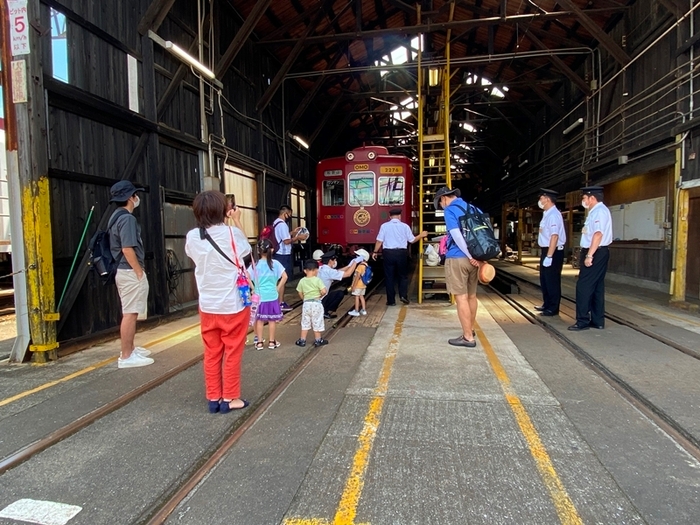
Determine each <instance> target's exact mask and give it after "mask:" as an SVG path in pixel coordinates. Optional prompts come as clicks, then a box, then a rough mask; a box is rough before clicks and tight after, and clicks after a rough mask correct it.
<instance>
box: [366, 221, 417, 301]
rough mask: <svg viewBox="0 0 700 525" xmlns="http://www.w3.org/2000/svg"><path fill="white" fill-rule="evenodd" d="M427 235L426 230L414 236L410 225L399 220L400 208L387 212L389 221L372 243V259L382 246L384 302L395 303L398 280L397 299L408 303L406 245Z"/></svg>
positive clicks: (382, 226) (380, 229)
mask: <svg viewBox="0 0 700 525" xmlns="http://www.w3.org/2000/svg"><path fill="white" fill-rule="evenodd" d="M427 236H428V232H427V231H424V232H421V233H420V234H419V235H417V236H414V235H413V232H412V231H411V227H410V226H409V225H408V224H406V223H403V222H401V208H394V209H392V210H391V211H390V212H389V222H385V223H384V224H382V225H381V227H380V228H379V234H377V241H376V242H375V243H374V251H373V252H372V259H373V260H375V261H376V260H377V252H378V251H379V248H382V257H383V258H384V283H385V285H386V304H387V306H394V305H395V304H396V290H395V288H394V281H395V280H396V279H398V281H399V299H400V300H401V302H402V303H404V304H408V303H409V302H410V301H409V300H408V245H409V244H413V243H414V242H416V241H418V240H420V239H423V238H425V237H427Z"/></svg>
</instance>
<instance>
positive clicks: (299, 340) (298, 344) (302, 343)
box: [294, 339, 306, 346]
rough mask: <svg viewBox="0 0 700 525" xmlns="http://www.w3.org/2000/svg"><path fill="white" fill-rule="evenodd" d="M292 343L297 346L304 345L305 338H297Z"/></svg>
mask: <svg viewBox="0 0 700 525" xmlns="http://www.w3.org/2000/svg"><path fill="white" fill-rule="evenodd" d="M294 344H295V345H297V346H306V339H297V342H296V343H294Z"/></svg>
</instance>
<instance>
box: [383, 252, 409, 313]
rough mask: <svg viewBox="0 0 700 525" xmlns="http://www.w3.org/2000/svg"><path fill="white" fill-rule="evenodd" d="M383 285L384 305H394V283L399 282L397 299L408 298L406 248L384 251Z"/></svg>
mask: <svg viewBox="0 0 700 525" xmlns="http://www.w3.org/2000/svg"><path fill="white" fill-rule="evenodd" d="M382 257H383V258H384V283H385V285H386V303H387V304H396V291H395V290H394V283H395V282H396V281H397V280H398V281H399V297H408V248H404V249H384V250H382Z"/></svg>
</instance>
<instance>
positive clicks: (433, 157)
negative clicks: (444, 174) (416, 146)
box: [428, 155, 435, 168]
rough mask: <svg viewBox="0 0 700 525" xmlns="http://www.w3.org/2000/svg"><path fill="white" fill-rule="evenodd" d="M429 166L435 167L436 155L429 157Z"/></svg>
mask: <svg viewBox="0 0 700 525" xmlns="http://www.w3.org/2000/svg"><path fill="white" fill-rule="evenodd" d="M428 166H430V167H431V168H433V167H435V155H431V156H430V157H428Z"/></svg>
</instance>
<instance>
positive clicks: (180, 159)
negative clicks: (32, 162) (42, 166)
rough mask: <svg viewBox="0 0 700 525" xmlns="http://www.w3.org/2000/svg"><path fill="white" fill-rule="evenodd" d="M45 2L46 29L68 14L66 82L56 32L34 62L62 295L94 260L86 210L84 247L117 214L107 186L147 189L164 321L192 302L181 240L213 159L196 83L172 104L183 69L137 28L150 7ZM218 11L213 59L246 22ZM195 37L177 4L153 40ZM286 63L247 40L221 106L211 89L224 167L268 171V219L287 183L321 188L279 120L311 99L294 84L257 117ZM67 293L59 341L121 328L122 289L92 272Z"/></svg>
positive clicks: (150, 249) (130, 2) (212, 124)
mask: <svg viewBox="0 0 700 525" xmlns="http://www.w3.org/2000/svg"><path fill="white" fill-rule="evenodd" d="M40 1H41V9H42V21H43V23H45V27H50V19H49V16H50V11H49V8H54V9H56V10H58V11H60V12H62V13H63V14H65V15H66V17H67V27H68V31H67V35H68V36H67V38H68V54H69V70H68V75H69V82H68V83H67V84H65V83H63V82H60V81H58V80H55V79H53V77H52V64H51V35H50V33H47V34H46V35H44V36H43V37H42V44H41V53H37V54H34V55H33V57H34V59H39V60H41V61H42V67H43V70H44V79H43V81H44V87H45V88H46V90H47V100H48V106H49V107H48V140H47V148H48V151H49V156H50V169H49V177H50V180H51V221H52V226H53V250H54V266H55V270H54V271H55V282H56V294H57V298H58V297H59V295H60V294H61V292H62V290H63V287H64V285H65V284H66V281H67V278H68V273H69V269H70V264H71V261H72V259H73V256H74V254H75V252H76V251H79V253H80V255H81V257H80V258H79V261H81V265H82V264H84V262H85V261H86V260H87V258H86V256H85V251H86V250H85V244H83V245H82V246H81V247H80V248H79V242H80V237H81V233H82V232H83V229H84V226H85V224H86V220H87V217H88V214H89V211H90V208H91V207H92V206H94V213H93V218H92V220H91V221H90V224H89V226H88V232H87V238H88V239H89V238H90V236H91V235H92V234H93V233H94V232H95V231H96V229H97V226H98V224H99V223H100V222H101V221H102V223H103V225H104V222H105V221H106V218H107V217H108V216H109V214H110V213H111V211H112V208H111V207H110V205H109V202H108V201H109V188H110V186H111V185H112V184H114V183H115V182H116V181H118V180H120V179H122V178H127V179H130V180H132V181H134V183H135V184H137V185H141V186H144V187H146V190H147V191H146V193H145V194H144V198H142V205H141V206H140V207H139V209H138V210H137V211H136V212H135V215H136V216H137V218H138V220H139V222H140V224H141V227H142V232H143V239H144V244H145V249H146V271H147V273H148V274H149V280H150V281H151V295H150V297H149V314H153V315H167V314H168V313H169V312H170V311H171V310H173V309H177V308H180V307H182V305H183V304H187V303H190V302H191V301H192V300H193V298H194V297H193V294H194V282H193V280H192V275H191V272H189V271H188V268H190V267H191V262H190V261H189V260H188V259H187V258H186V256H185V254H184V244H183V241H182V236H183V235H184V233H185V231H184V230H185V229H186V228H188V227H191V225H190V224H188V222H187V211H186V208H187V206H188V203H189V202H191V199H192V198H193V196H194V195H195V194H196V193H197V192H198V191H199V190H200V187H201V186H200V185H201V173H200V165H199V164H200V161H199V154H200V152H201V151H204V150H206V145H205V144H203V143H202V142H201V140H200V134H201V132H200V124H201V122H200V108H199V100H200V97H199V80H198V78H196V77H195V76H194V75H193V74H192V73H191V71H190V70H189V68H186V70H185V71H186V74H185V75H184V78H183V79H182V80H181V81H179V82H178V84H177V86H176V89H175V91H174V93H173V95H172V97H170V98H169V99H166V98H165V96H164V95H165V93H166V91H167V90H168V87H169V86H170V84H171V82H172V80H173V78H174V77H175V75H176V73H177V71H178V68H180V66H181V62H179V61H178V60H177V59H176V58H175V57H173V56H172V55H171V54H169V53H168V52H166V51H165V50H163V49H162V48H160V47H159V46H158V45H154V44H153V42H152V41H151V40H150V39H148V38H147V37H142V36H141V35H140V34H139V32H138V31H137V27H138V26H139V23H140V22H141V19H142V17H143V15H144V13H145V12H146V10H147V9H148V7H149V5H150V4H151V0H125V1H102V2H98V1H93V0H90V1H86V0H40ZM215 4H216V7H215V13H214V15H215V16H214V17H213V19H214V49H213V52H214V56H215V57H216V59H215V62H216V61H218V59H219V58H220V56H221V54H222V53H223V52H224V51H225V49H226V48H227V47H228V45H229V43H230V42H231V40H232V38H233V36H235V34H236V33H237V31H238V30H239V29H240V26H241V24H242V21H241V19H240V17H239V16H238V14H237V13H234V12H233V11H232V10H231V8H230V7H229V6H228V4H226V3H219V2H217V3H215ZM196 28H197V7H196V2H191V1H189V0H176V1H175V3H174V5H173V8H172V9H171V11H170V12H169V14H168V16H167V17H166V18H165V20H164V21H163V23H162V25H161V26H160V27H159V28H157V33H158V34H159V35H160V36H161V37H162V38H164V39H166V40H172V41H173V42H175V43H177V44H178V45H180V46H181V47H183V48H185V49H189V48H190V46H191V45H192V43H193V42H194V40H195V38H196ZM206 40H207V41H208V37H207V38H206ZM208 53H209V51H208V49H207V51H206V54H207V56H208ZM193 54H195V55H196V51H195V52H194V53H193ZM127 55H131V56H133V57H135V58H136V59H137V60H138V70H139V81H138V84H139V112H138V113H135V112H133V111H130V110H129V100H128V75H127ZM279 66H280V64H279V63H278V61H277V60H276V59H275V57H273V56H272V55H270V54H269V53H268V52H267V51H261V50H259V49H257V48H255V47H254V45H253V44H252V43H251V42H248V43H247V44H246V45H245V48H244V49H243V50H242V51H241V52H240V53H239V54H238V56H237V58H236V60H235V61H234V63H233V64H232V66H231V67H230V68H229V70H228V71H226V72H225V74H224V75H223V76H222V78H221V80H222V81H223V83H224V86H225V87H224V89H223V96H222V97H221V99H219V97H217V96H213V97H212V91H211V89H209V88H206V89H205V93H206V102H207V104H206V105H207V124H208V127H209V130H210V131H211V132H212V133H216V134H217V135H219V136H220V137H222V138H223V139H224V140H225V146H221V147H219V151H220V154H221V156H222V157H223V156H225V155H228V162H230V163H234V164H238V165H241V167H244V168H247V169H250V170H252V171H253V172H254V173H256V174H258V175H259V177H260V178H261V179H262V177H263V174H265V176H266V177H268V178H269V180H270V182H269V183H268V184H270V187H271V188H275V187H277V190H275V191H272V192H270V194H269V195H270V198H269V199H268V202H267V203H266V205H267V206H268V207H269V208H270V209H271V210H270V213H275V211H273V210H276V209H277V208H278V207H279V205H280V204H281V203H282V201H283V200H286V197H285V191H288V190H289V187H290V177H291V178H294V179H295V180H296V181H297V183H298V184H301V185H302V186H303V187H307V188H313V178H314V167H315V164H316V161H315V159H312V158H310V157H309V156H308V155H307V154H306V152H302V151H299V150H298V149H297V148H295V147H290V145H289V143H288V140H285V133H284V130H285V124H284V122H283V119H289V117H290V115H291V112H290V111H289V108H293V107H294V106H295V105H296V104H298V103H299V102H300V101H301V99H302V96H303V93H301V92H300V90H299V89H298V87H297V86H296V85H294V84H291V83H286V84H285V86H284V90H282V89H280V91H279V92H278V93H277V95H276V96H275V97H274V98H273V100H272V102H271V103H270V105H269V106H268V108H267V109H266V110H265V111H263V112H262V113H256V111H255V106H256V103H257V101H258V100H259V99H260V97H261V96H262V94H263V92H264V90H265V89H266V88H267V79H269V78H272V77H274V75H275V73H276V72H277V70H278V69H279ZM214 95H215V93H214ZM283 96H284V104H283V102H282V97H283ZM159 104H160V105H161V107H160V110H159V111H156V108H157V106H158V105H159ZM222 115H223V129H222V128H221V125H220V122H221V116H222ZM285 148H286V149H285ZM224 149H226V150H227V151H226V152H224ZM285 158H286V165H285ZM287 173H288V174H289V175H287ZM183 207H184V208H183ZM266 211H267V210H263V211H262V213H266ZM176 263H177V264H176ZM178 264H179V267H180V268H181V269H182V270H183V272H182V274H181V276H180V278H179V279H177V280H174V279H173V277H172V275H171V272H169V271H168V268H171V267H173V266H174V265H178ZM171 269H172V268H171ZM83 273H84V272H83ZM173 285H175V289H173ZM68 294H69V295H71V294H72V295H73V297H72V299H73V301H74V303H73V304H74V306H73V307H72V308H70V309H69V310H68V311H66V312H63V315H62V321H61V327H60V332H59V340H61V341H65V340H69V339H72V338H75V337H80V336H83V335H87V334H92V333H97V332H100V331H103V330H106V329H109V328H111V327H115V326H117V324H118V322H119V320H120V317H121V315H120V308H119V302H118V298H117V295H116V289H115V288H114V287H109V288H103V287H101V286H100V285H99V284H98V283H97V280H96V279H95V276H94V275H92V273H91V272H88V274H87V277H86V278H84V279H76V272H74V274H73V277H72V278H71V282H70V283H69V292H68Z"/></svg>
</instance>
